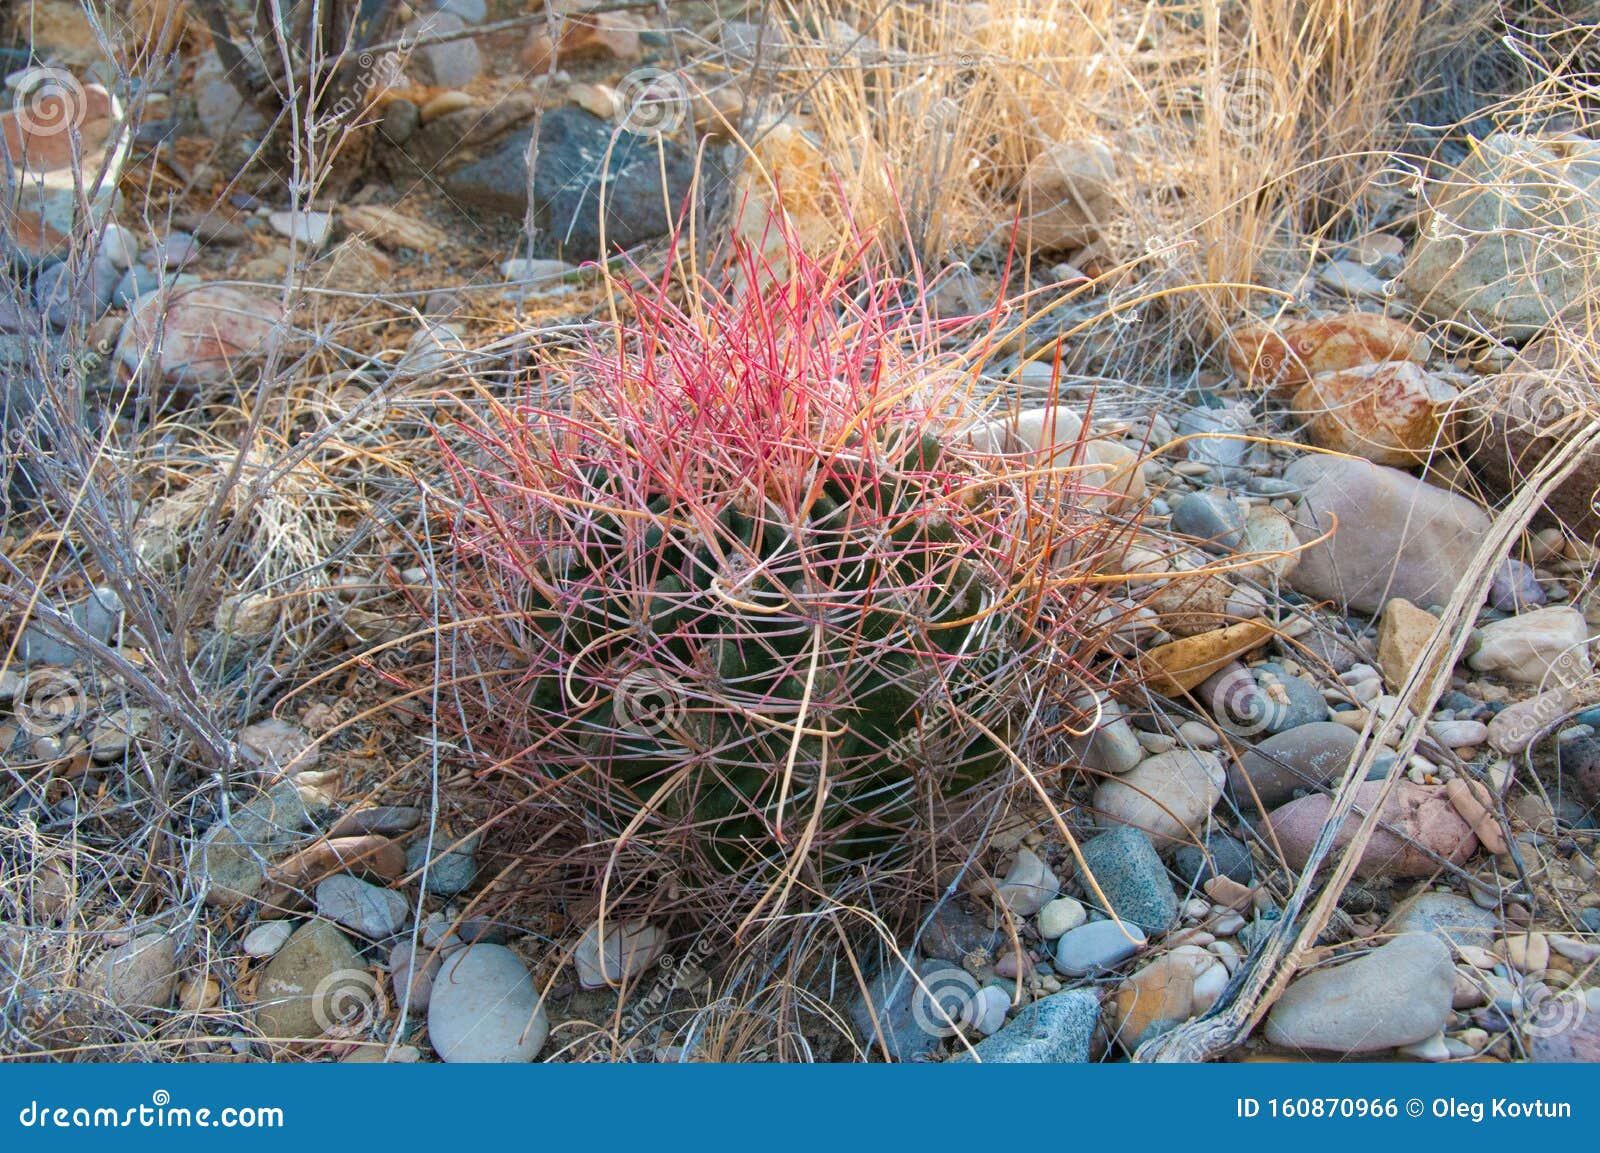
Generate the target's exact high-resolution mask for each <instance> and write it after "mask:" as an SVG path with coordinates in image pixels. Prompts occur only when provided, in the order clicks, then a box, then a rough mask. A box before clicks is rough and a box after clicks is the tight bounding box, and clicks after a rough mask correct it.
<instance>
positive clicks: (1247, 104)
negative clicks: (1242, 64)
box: [1207, 68, 1278, 140]
mask: <svg viewBox="0 0 1600 1153" xmlns="http://www.w3.org/2000/svg"><path fill="white" fill-rule="evenodd" d="M1207 97H1208V99H1209V101H1210V104H1211V107H1212V110H1213V111H1214V112H1215V114H1216V116H1217V119H1218V121H1219V123H1221V125H1222V129H1223V131H1224V132H1227V133H1230V134H1231V135H1233V136H1236V137H1238V138H1240V139H1243V140H1253V139H1255V138H1256V137H1258V136H1260V135H1261V134H1262V133H1263V132H1265V131H1266V129H1267V127H1268V126H1269V125H1270V124H1271V123H1272V121H1273V120H1274V119H1276V118H1277V115H1278V98H1277V88H1276V81H1275V80H1274V79H1273V76H1272V74H1271V73H1270V72H1267V71H1265V70H1263V69H1260V68H1244V69H1241V70H1240V71H1238V72H1235V73H1233V74H1232V75H1231V76H1228V77H1225V78H1223V79H1221V80H1220V82H1219V83H1217V84H1216V85H1215V87H1214V88H1212V89H1211V90H1210V91H1209V92H1208V93H1207Z"/></svg>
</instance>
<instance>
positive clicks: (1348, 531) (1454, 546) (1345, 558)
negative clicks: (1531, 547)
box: [1284, 457, 1489, 613]
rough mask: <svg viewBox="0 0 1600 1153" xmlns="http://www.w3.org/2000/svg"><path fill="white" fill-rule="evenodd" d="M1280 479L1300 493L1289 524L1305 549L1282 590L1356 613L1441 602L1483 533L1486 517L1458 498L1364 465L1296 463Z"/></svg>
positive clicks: (1323, 460)
mask: <svg viewBox="0 0 1600 1153" xmlns="http://www.w3.org/2000/svg"><path fill="white" fill-rule="evenodd" d="M1284 476H1285V477H1286V478H1287V479H1289V480H1292V481H1294V482H1295V483H1296V484H1298V485H1300V486H1301V487H1302V488H1303V490H1304V492H1303V495H1302V496H1301V498H1300V500H1299V503H1298V504H1297V506H1296V509H1295V516H1294V520H1295V530H1296V532H1297V533H1298V534H1299V537H1300V540H1301V542H1302V543H1305V544H1306V545H1307V548H1306V549H1305V551H1304V552H1303V553H1301V556H1300V564H1299V565H1298V567H1296V569H1295V571H1294V574H1293V576H1292V577H1291V578H1290V579H1291V583H1292V584H1293V585H1294V587H1295V589H1296V591H1298V592H1301V593H1304V594H1305V595H1306V596H1310V597H1315V598H1317V599H1321V600H1332V601H1335V602H1337V603H1339V604H1342V605H1348V607H1350V608H1352V609H1354V610H1356V611H1358V612H1364V613H1373V612H1376V611H1377V610H1378V608H1379V607H1381V606H1382V605H1383V604H1384V603H1385V602H1386V601H1388V600H1390V599H1391V598H1393V597H1403V598H1405V599H1406V600H1409V601H1411V602H1413V603H1414V604H1420V605H1431V604H1443V603H1445V602H1446V601H1448V600H1449V599H1450V594H1451V593H1452V592H1453V591H1454V590H1455V586H1456V582H1457V581H1458V580H1459V579H1460V576H1461V574H1462V573H1463V572H1465V571H1466V570H1467V562H1468V561H1469V559H1470V558H1471V556H1472V554H1473V553H1474V552H1476V551H1477V546H1478V542H1479V541H1480V540H1481V539H1482V538H1483V537H1484V535H1485V534H1486V533H1487V532H1488V531H1489V518H1488V516H1487V515H1486V514H1485V513H1484V511H1483V510H1482V509H1481V508H1479V507H1478V506H1477V505H1476V504H1474V503H1473V502H1472V501H1470V500H1468V499H1467V498H1466V497H1463V496H1457V495H1456V494H1454V493H1449V492H1445V491H1444V490H1443V489H1439V488H1434V487H1433V486H1432V485H1429V484H1426V483H1425V482H1423V481H1420V480H1418V479H1416V478H1415V477H1413V476H1410V475H1409V474H1407V473H1403V472H1400V471H1399V470H1398V469H1392V468H1385V467H1383V466H1382V465H1376V464H1372V463H1371V462H1369V461H1362V460H1352V459H1349V458H1346V457H1302V458H1301V459H1299V460H1297V461H1295V462H1294V463H1293V464H1291V465H1290V466H1289V467H1288V469H1287V470H1286V471H1285V473H1284ZM1336 523H1337V524H1338V525H1340V526H1343V527H1342V528H1341V529H1340V530H1339V531H1333V530H1334V528H1335V524H1336ZM1330 532H1331V534H1332V535H1331V536H1329V537H1328V539H1326V540H1320V541H1319V540H1318V539H1317V538H1319V537H1321V536H1323V535H1324V534H1327V533H1330ZM1313 541H1315V542H1316V543H1312V542H1313Z"/></svg>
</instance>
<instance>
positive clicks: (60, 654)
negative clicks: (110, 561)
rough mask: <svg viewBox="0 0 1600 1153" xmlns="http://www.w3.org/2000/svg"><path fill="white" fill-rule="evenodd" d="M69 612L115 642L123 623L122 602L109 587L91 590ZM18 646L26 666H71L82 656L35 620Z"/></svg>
mask: <svg viewBox="0 0 1600 1153" xmlns="http://www.w3.org/2000/svg"><path fill="white" fill-rule="evenodd" d="M68 615H69V616H71V617H72V620H73V623H74V624H76V625H77V626H78V627H79V628H81V629H82V630H83V631H84V632H86V633H88V634H89V635H90V636H91V637H93V638H94V639H95V640H97V641H102V642H104V643H107V644H111V643H113V641H112V637H113V636H114V635H115V634H116V632H117V630H118V629H119V628H120V627H121V625H122V601H121V600H120V599H118V597H117V594H116V593H115V592H113V591H112V590H110V589H108V588H95V589H91V590H90V591H89V595H88V596H87V597H85V598H84V599H83V600H81V601H79V602H78V603H77V604H75V605H73V606H72V607H71V608H70V609H69V610H68ZM17 648H18V651H19V653H20V655H21V657H22V663H23V664H25V665H57V666H68V665H74V664H78V663H79V662H80V659H81V657H80V654H79V652H78V650H77V649H76V648H74V647H73V646H72V645H70V644H68V643H67V642H65V641H63V640H60V639H58V638H57V637H56V635H55V633H54V632H53V631H52V630H50V629H47V628H44V627H43V626H41V625H39V624H38V623H36V622H34V621H29V622H28V624H27V626H26V627H24V628H23V630H22V635H21V636H20V638H19V639H18V645H17Z"/></svg>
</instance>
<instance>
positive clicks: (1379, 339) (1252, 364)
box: [1228, 312, 1432, 395]
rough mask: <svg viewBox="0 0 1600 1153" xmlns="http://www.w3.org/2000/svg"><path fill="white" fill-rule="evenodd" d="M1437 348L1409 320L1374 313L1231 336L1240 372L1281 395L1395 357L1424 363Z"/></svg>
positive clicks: (1232, 362) (1233, 361)
mask: <svg viewBox="0 0 1600 1153" xmlns="http://www.w3.org/2000/svg"><path fill="white" fill-rule="evenodd" d="M1431 351H1432V346H1431V345H1430V344H1429V342H1428V338H1427V337H1426V336H1425V335H1424V334H1422V333H1420V332H1418V331H1417V330H1416V329H1414V328H1412V327H1411V326H1410V325H1409V324H1406V323H1405V322H1404V321H1400V320H1391V319H1390V318H1389V317H1387V316H1380V315H1378V314H1377V313H1372V312H1350V313H1345V314H1342V315H1340V316H1327V317H1321V318H1319V319H1315V320H1296V321H1290V322H1288V323H1285V324H1281V325H1278V326H1272V325H1268V324H1254V325H1249V326H1246V327H1243V328H1238V329H1235V330H1234V331H1233V332H1231V333H1229V334H1228V365H1229V367H1231V368H1232V369H1233V372H1234V375H1236V376H1237V377H1239V379H1240V380H1244V381H1249V382H1252V383H1258V384H1265V385H1267V386H1268V388H1270V389H1272V390H1273V391H1275V392H1278V393H1280V395H1281V394H1282V393H1285V392H1287V391H1288V390H1290V389H1292V388H1294V387H1296V386H1298V385H1302V384H1304V383H1306V382H1307V381H1308V380H1310V379H1311V378H1312V377H1314V376H1319V375H1321V374H1322V373H1325V372H1341V371H1344V370H1346V369H1351V368H1358V367H1360V366H1361V365H1365V364H1386V363H1389V362H1392V361H1415V362H1417V363H1418V364H1422V363H1425V362H1426V361H1427V359H1428V354H1429V352H1431Z"/></svg>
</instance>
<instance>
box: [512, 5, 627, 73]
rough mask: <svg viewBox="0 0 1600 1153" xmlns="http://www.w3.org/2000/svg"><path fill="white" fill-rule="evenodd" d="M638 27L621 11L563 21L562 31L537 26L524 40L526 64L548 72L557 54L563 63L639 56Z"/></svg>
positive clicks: (523, 58) (534, 68) (534, 71)
mask: <svg viewBox="0 0 1600 1153" xmlns="http://www.w3.org/2000/svg"><path fill="white" fill-rule="evenodd" d="M639 51H640V45H639V27H638V25H636V24H635V23H634V22H633V21H632V20H630V19H629V18H628V17H627V16H625V15H623V14H622V13H619V12H599V13H593V14H590V15H586V16H582V17H568V18H566V19H564V20H562V21H561V23H560V31H559V33H557V34H556V35H551V33H550V30H549V28H548V26H546V25H538V26H535V27H534V29H533V30H532V31H531V32H530V33H529V34H528V38H527V40H525V41H523V44H522V52H521V59H522V64H523V67H525V68H527V69H528V71H530V72H533V73H543V72H549V71H550V70H551V68H552V65H553V64H554V63H555V61H554V60H552V59H551V57H552V56H554V57H556V58H557V59H558V60H559V61H560V63H562V64H571V63H572V62H573V61H575V60H593V59H596V58H601V59H603V58H607V57H609V58H610V59H613V60H632V59H634V58H636V57H637V56H638V55H639Z"/></svg>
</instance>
